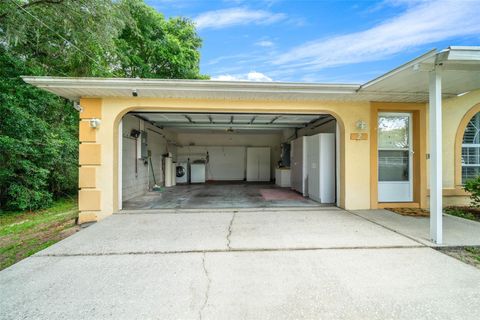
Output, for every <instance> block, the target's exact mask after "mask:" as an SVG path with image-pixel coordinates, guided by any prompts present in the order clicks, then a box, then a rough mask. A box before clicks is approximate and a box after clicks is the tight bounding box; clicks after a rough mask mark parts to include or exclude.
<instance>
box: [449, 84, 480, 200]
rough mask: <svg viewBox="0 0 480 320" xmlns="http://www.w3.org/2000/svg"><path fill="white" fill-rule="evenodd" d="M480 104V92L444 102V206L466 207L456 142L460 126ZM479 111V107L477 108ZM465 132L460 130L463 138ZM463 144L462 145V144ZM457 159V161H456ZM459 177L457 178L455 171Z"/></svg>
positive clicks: (466, 197)
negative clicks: (466, 115)
mask: <svg viewBox="0 0 480 320" xmlns="http://www.w3.org/2000/svg"><path fill="white" fill-rule="evenodd" d="M479 103H480V90H476V91H472V92H470V93H467V94H465V95H463V96H460V97H455V98H451V99H447V100H444V101H443V117H442V119H443V135H442V139H443V189H444V205H445V206H449V205H466V204H468V203H469V198H468V196H466V195H465V192H463V190H462V188H461V182H460V181H461V179H460V178H461V177H460V174H461V171H460V170H459V169H460V167H461V161H460V154H461V150H458V149H456V148H455V140H456V135H457V131H458V130H459V126H460V124H461V122H462V119H463V118H464V116H465V114H467V113H468V112H469V111H470V110H471V109H472V108H474V107H475V106H477V105H478V104H479ZM477 109H478V106H477ZM462 131H463V130H460V132H461V133H460V134H461V136H463V133H462ZM460 144H461V143H460ZM456 158H457V160H456ZM456 167H457V174H458V175H459V177H457V178H455V169H456Z"/></svg>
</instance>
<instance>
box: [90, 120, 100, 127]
mask: <svg viewBox="0 0 480 320" xmlns="http://www.w3.org/2000/svg"><path fill="white" fill-rule="evenodd" d="M101 124H102V120H100V119H96V118H95V119H90V128H98V127H100V125H101Z"/></svg>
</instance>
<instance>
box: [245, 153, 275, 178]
mask: <svg viewBox="0 0 480 320" xmlns="http://www.w3.org/2000/svg"><path fill="white" fill-rule="evenodd" d="M247 181H270V147H265V148H264V147H254V148H247Z"/></svg>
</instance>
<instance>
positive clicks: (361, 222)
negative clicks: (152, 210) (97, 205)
mask: <svg viewBox="0 0 480 320" xmlns="http://www.w3.org/2000/svg"><path fill="white" fill-rule="evenodd" d="M479 284H480V272H479V271H478V270H477V269H475V268H474V267H472V266H469V265H466V264H464V263H462V262H460V261H457V260H455V259H453V258H451V257H448V256H446V255H444V254H441V253H439V252H437V251H435V250H432V249H430V248H428V247H425V246H424V245H422V244H420V243H419V242H417V241H415V240H413V239H409V238H407V237H404V236H402V235H400V234H398V233H396V232H392V231H390V230H388V229H386V228H384V227H382V226H380V225H377V224H374V223H371V222H369V221H367V220H365V219H364V218H362V217H359V216H356V215H353V214H350V213H348V212H346V211H343V210H338V209H336V210H316V211H305V210H301V211H277V212H272V211H264V212H248V211H242V212H234V211H223V212H217V211H215V212H202V213H201V214H192V213H165V214H118V215H114V216H112V217H109V218H107V219H105V220H103V221H101V222H99V223H97V224H95V225H92V226H91V227H89V228H87V229H85V230H82V231H80V232H79V233H77V234H75V235H73V236H72V237H69V238H67V239H65V240H63V241H61V242H59V243H58V244H56V245H54V246H52V247H50V248H48V249H46V250H44V251H42V252H40V253H38V254H36V255H35V256H33V257H31V258H28V259H25V260H23V261H21V262H20V263H18V264H16V265H14V266H12V267H10V268H8V269H6V270H4V271H2V272H0V286H1V288H2V290H0V310H2V312H0V319H15V318H35V319H66V318H68V319H99V318H101V319H152V318H155V319H318V318H322V319H476V318H477V317H478V314H479V313H480V291H479V290H478V286H479Z"/></svg>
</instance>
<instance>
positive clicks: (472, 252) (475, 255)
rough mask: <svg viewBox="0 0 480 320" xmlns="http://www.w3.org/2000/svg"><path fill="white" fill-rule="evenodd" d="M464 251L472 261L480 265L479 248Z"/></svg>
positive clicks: (468, 248)
mask: <svg viewBox="0 0 480 320" xmlns="http://www.w3.org/2000/svg"><path fill="white" fill-rule="evenodd" d="M465 251H466V252H468V254H469V255H470V257H472V259H474V260H475V261H476V262H478V263H480V248H478V247H467V248H465Z"/></svg>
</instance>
